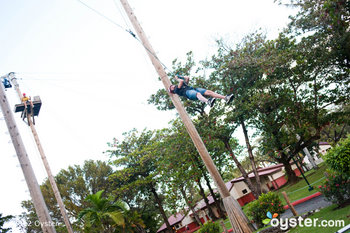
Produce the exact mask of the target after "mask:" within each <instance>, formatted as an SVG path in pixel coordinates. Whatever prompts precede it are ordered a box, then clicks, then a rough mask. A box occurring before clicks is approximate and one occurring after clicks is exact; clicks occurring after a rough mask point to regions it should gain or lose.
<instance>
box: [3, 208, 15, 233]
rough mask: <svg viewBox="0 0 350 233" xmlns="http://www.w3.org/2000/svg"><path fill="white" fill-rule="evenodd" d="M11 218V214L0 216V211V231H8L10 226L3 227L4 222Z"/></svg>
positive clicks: (4, 232)
mask: <svg viewBox="0 0 350 233" xmlns="http://www.w3.org/2000/svg"><path fill="white" fill-rule="evenodd" d="M13 218H14V216H12V215H8V216H2V214H1V213H0V232H1V233H6V232H10V230H11V228H4V224H5V223H6V222H8V221H11V219H13Z"/></svg>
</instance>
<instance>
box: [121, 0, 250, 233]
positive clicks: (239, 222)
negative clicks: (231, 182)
mask: <svg viewBox="0 0 350 233" xmlns="http://www.w3.org/2000/svg"><path fill="white" fill-rule="evenodd" d="M120 2H121V3H122V5H123V7H124V9H125V11H126V13H127V15H128V17H129V19H130V21H131V23H132V25H133V27H134V28H135V30H136V34H137V35H138V37H139V38H140V40H141V42H142V44H143V46H144V48H145V49H146V52H147V54H148V56H149V58H150V59H151V62H152V64H153V66H154V68H155V69H156V71H157V73H158V75H159V76H160V78H161V80H162V82H163V85H164V88H165V89H166V90H167V89H168V87H169V86H170V85H171V82H170V80H169V78H168V76H167V74H166V72H165V70H164V68H163V66H162V64H161V62H160V61H159V59H158V58H157V57H156V53H155V51H154V49H153V48H152V46H151V44H150V43H149V41H148V39H147V37H146V35H145V33H144V31H143V29H142V27H141V25H140V24H139V23H138V20H137V18H136V16H135V14H134V13H133V11H132V9H131V7H130V5H129V3H128V2H127V0H120ZM170 98H171V100H172V102H173V104H174V105H175V108H176V110H177V111H178V113H179V115H180V118H181V120H182V121H183V123H184V125H185V127H186V129H187V132H188V134H189V135H190V137H191V139H192V141H193V143H194V145H195V147H196V148H197V151H198V153H199V154H200V156H201V158H202V160H203V162H204V164H205V166H206V167H207V169H208V171H209V173H210V174H211V176H212V178H213V180H214V182H215V185H216V187H217V188H218V190H219V192H220V195H221V197H222V199H223V202H224V206H225V209H226V212H227V214H228V217H229V219H230V222H231V224H232V227H233V229H234V230H235V232H244V233H250V232H251V229H250V228H249V225H248V223H247V221H246V219H245V218H244V217H242V216H241V215H240V214H239V211H238V210H237V208H236V207H235V206H234V204H233V203H234V199H233V197H232V196H231V195H230V192H229V190H228V189H227V187H226V185H225V182H224V181H223V179H222V177H221V176H220V174H219V172H218V170H217V168H216V166H215V165H214V162H213V160H212V159H211V157H210V155H209V153H208V151H207V148H206V147H205V145H204V143H203V141H202V139H201V137H200V136H199V134H198V132H197V129H196V128H195V126H194V125H193V123H192V120H191V119H190V117H189V116H188V114H187V112H186V110H185V108H184V106H183V105H182V103H181V101H180V98H179V97H178V96H177V95H170Z"/></svg>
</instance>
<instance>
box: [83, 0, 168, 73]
mask: <svg viewBox="0 0 350 233" xmlns="http://www.w3.org/2000/svg"><path fill="white" fill-rule="evenodd" d="M77 1H78V2H79V3H81V4H83V5H84V6H85V7H87V8H89V9H90V10H92V11H93V12H95V13H96V14H98V15H99V16H101V17H103V18H104V19H106V20H108V21H109V22H111V23H113V24H114V25H115V26H117V27H119V28H121V29H123V30H125V31H126V32H128V33H129V34H130V35H131V36H132V37H133V38H135V39H136V40H137V41H138V42H139V43H140V44H141V45H142V46H143V47H144V48H145V49H146V50H147V52H148V53H149V54H151V55H152V56H153V57H154V58H155V59H157V60H158V61H159V62H160V64H162V66H163V68H164V69H167V70H168V71H169V73H170V74H171V75H174V72H173V71H172V70H170V69H169V68H168V67H167V66H166V65H165V64H164V63H163V62H162V61H161V60H160V59H159V58H158V57H157V55H156V54H154V53H152V51H150V49H149V48H147V47H146V46H145V45H144V44H143V43H142V41H141V40H140V39H139V38H137V36H136V35H135V33H134V32H133V31H132V30H131V29H126V28H124V27H123V26H121V25H120V24H118V23H116V22H115V21H113V20H112V19H111V18H109V17H107V16H106V15H104V14H102V13H101V12H99V11H97V10H95V9H94V8H92V7H91V6H89V5H87V4H86V3H84V2H82V1H81V0H77ZM115 4H116V3H115ZM118 9H119V8H118ZM122 17H123V16H122Z"/></svg>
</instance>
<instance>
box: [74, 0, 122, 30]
mask: <svg viewBox="0 0 350 233" xmlns="http://www.w3.org/2000/svg"><path fill="white" fill-rule="evenodd" d="M77 1H78V2H80V3H81V4H83V5H84V6H86V7H87V8H89V9H90V10H92V11H93V12H95V13H96V14H98V15H99V16H101V17H103V18H105V19H106V20H108V21H109V22H111V23H113V24H114V25H116V26H117V27H120V28H121V29H123V30H125V31H127V32H128V30H127V29H125V28H124V27H122V26H121V25H120V24H118V23H116V22H115V21H113V20H112V19H111V18H109V17H107V16H105V15H104V14H102V13H101V12H99V11H97V10H95V9H94V8H92V7H91V6H89V5H87V4H86V3H84V2H82V1H81V0H77Z"/></svg>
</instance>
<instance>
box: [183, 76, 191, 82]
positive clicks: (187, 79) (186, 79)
mask: <svg viewBox="0 0 350 233" xmlns="http://www.w3.org/2000/svg"><path fill="white" fill-rule="evenodd" d="M184 78H185V83H187V84H188V82H189V81H190V77H189V76H184Z"/></svg>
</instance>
